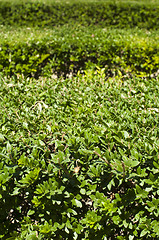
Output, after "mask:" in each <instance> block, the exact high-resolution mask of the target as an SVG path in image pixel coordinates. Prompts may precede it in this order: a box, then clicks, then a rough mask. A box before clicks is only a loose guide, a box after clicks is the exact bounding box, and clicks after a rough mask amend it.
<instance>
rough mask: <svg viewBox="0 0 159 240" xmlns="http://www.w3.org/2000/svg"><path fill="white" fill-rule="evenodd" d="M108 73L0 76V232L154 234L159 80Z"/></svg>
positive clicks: (26, 235) (25, 235)
mask: <svg viewBox="0 0 159 240" xmlns="http://www.w3.org/2000/svg"><path fill="white" fill-rule="evenodd" d="M104 79H105V74H104V73H103V71H102V70H98V73H93V72H87V73H86V75H85V76H81V75H80V76H78V77H76V78H74V79H66V80H63V79H61V80H60V79H45V78H42V79H39V81H35V80H33V79H21V78H20V79H14V78H12V79H7V78H2V77H1V80H0V83H1V86H0V89H1V95H0V98H1V105H0V114H1V117H0V125H1V129H2V132H1V134H0V152H1V153H0V156H1V162H0V169H1V170H0V186H1V188H0V196H1V199H0V207H1V211H0V222H1V228H0V233H1V237H2V236H7V237H9V236H10V234H11V235H12V234H13V235H14V236H15V238H16V237H17V238H16V239H92V238H93V237H96V239H124V240H125V239H139V238H140V239H157V238H158V237H159V231H158V229H159V222H158V217H159V200H158V194H159V190H158V189H159V157H158V144H159V140H158V135H159V131H158V122H159V115H158V111H159V97H158V92H159V81H158V79H144V78H142V79H141V78H133V79H130V78H128V79H127V78H126V77H125V79H110V80H108V81H105V80H104ZM18 232H19V234H18ZM2 239H3V238H2ZM5 239H6V238H5ZM13 239H14V238H13Z"/></svg>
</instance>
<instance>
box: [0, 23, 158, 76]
mask: <svg viewBox="0 0 159 240" xmlns="http://www.w3.org/2000/svg"><path fill="white" fill-rule="evenodd" d="M58 30H59V29H57V31H55V30H54V31H51V30H48V32H46V34H45V31H38V30H37V31H35V32H34V31H33V30H32V29H31V30H28V32H25V36H24V32H23V31H20V32H19V34H17V35H15V36H14V39H11V37H10V35H12V32H9V34H8V35H9V36H8V37H6V38H4V39H5V40H1V44H0V48H1V51H0V70H1V71H3V72H4V73H5V74H6V75H10V76H11V75H15V74H24V75H25V76H34V77H36V78H38V77H39V76H40V75H46V74H50V73H57V74H58V75H60V74H64V75H65V76H66V75H67V74H69V73H77V72H78V71H79V70H84V69H87V68H94V67H96V66H98V67H103V68H105V69H106V71H109V70H110V73H111V74H112V73H113V72H116V71H118V70H120V71H121V72H122V71H123V72H127V71H130V72H134V73H138V74H139V73H140V74H143V75H149V74H152V73H155V72H157V71H158V69H159V44H158V42H159V41H158V36H157V33H143V32H142V31H140V32H139V31H136V33H135V32H133V31H131V30H127V31H124V30H111V29H109V30H108V29H96V30H95V29H89V30H87V31H86V29H85V28H79V29H77V31H76V29H75V30H72V29H70V28H68V29H66V28H62V29H61V30H60V31H59V33H57V32H58ZM84 31H85V32H84ZM44 34H45V37H43V35H44ZM13 35H14V32H13ZM151 35H152V36H151ZM19 37H21V39H19Z"/></svg>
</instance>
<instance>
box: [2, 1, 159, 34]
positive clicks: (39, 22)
mask: <svg viewBox="0 0 159 240" xmlns="http://www.w3.org/2000/svg"><path fill="white" fill-rule="evenodd" d="M66 23H70V24H72V25H73V24H74V23H79V24H82V25H100V26H102V27H106V26H116V27H120V28H121V27H122V28H123V27H134V26H138V27H140V28H147V29H158V27H159V4H158V3H157V2H153V1H150V2H147V1H137V2H136V1H88V2H86V1H68V2H65V1H60V2H57V1H44V2H43V1H31V0H29V1H20V2H19V1H4V0H3V1H2V0H1V1H0V25H19V26H22V25H25V26H39V27H44V26H55V25H63V24H66Z"/></svg>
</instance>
